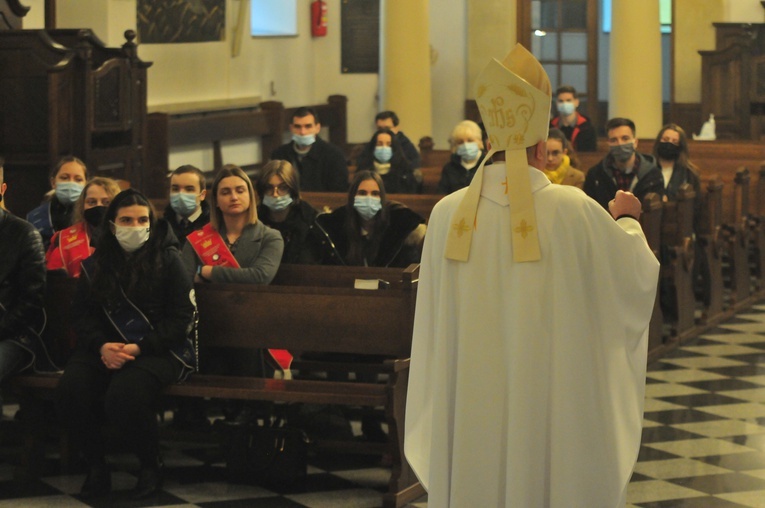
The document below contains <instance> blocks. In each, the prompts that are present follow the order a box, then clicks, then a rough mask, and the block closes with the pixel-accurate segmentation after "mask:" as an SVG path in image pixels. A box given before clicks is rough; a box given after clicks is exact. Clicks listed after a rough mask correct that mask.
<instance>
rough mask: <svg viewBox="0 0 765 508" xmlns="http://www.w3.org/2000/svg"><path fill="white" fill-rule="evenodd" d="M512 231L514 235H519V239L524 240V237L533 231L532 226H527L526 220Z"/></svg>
mask: <svg viewBox="0 0 765 508" xmlns="http://www.w3.org/2000/svg"><path fill="white" fill-rule="evenodd" d="M513 231H515V232H516V233H520V234H521V238H523V239H526V237H527V236H528V235H529V233H530V232H531V231H534V226H531V225H529V224H528V223H526V220H525V219H524V220H522V221H521V225H520V226H518V227H517V228H515V229H514V230H513Z"/></svg>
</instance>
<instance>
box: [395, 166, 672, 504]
mask: <svg viewBox="0 0 765 508" xmlns="http://www.w3.org/2000/svg"><path fill="white" fill-rule="evenodd" d="M484 170H485V171H486V173H485V175H484V182H483V190H482V192H481V198H480V201H479V204H478V212H477V215H476V221H475V224H474V230H473V239H472V246H471V247H470V249H471V251H470V258H469V261H468V262H459V261H453V260H449V259H446V258H445V257H444V249H445V242H446V236H447V231H448V228H452V227H458V225H456V226H455V225H454V224H451V222H452V221H451V219H452V214H453V212H454V210H455V209H456V207H457V205H458V204H459V203H460V200H461V199H462V197H463V195H464V193H465V192H466V190H465V189H463V190H461V191H457V192H455V193H453V194H451V195H449V196H447V197H445V198H444V199H443V200H441V201H440V202H439V203H438V204H437V205H436V207H435V208H434V210H433V213H432V214H431V217H430V223H429V226H428V234H427V235H426V239H425V246H424V252H423V256H422V266H421V269H420V282H419V288H418V295H417V309H416V316H415V324H414V338H413V345H412V363H411V373H410V377H409V391H408V398H407V410H406V411H407V412H406V438H405V452H406V457H407V459H408V460H409V462H410V464H411V465H412V467H413V468H414V470H415V472H416V474H417V476H418V478H419V479H420V481H421V482H422V483H423V485H424V486H425V488H426V489H427V490H428V506H432V507H434V508H447V507H451V508H469V507H481V508H493V507H498V508H499V507H519V508H536V507H539V508H542V507H556V508H577V507H581V508H615V507H617V506H624V501H625V492H626V488H627V484H628V482H629V479H630V475H631V472H632V468H633V466H634V464H635V462H636V460H637V456H638V448H639V445H640V434H641V425H642V416H643V397H644V391H645V370H646V356H647V342H648V337H647V329H648V322H649V320H650V317H651V312H652V310H653V305H654V298H655V295H656V286H657V281H658V273H659V263H658V261H657V260H656V258H655V256H654V255H653V253H652V252H651V250H650V249H649V248H648V245H647V244H646V240H645V237H644V236H643V233H642V230H641V228H640V225H639V223H638V222H637V221H635V220H634V219H631V218H623V219H620V220H619V221H618V222H617V221H614V220H613V218H612V217H611V216H610V215H609V214H608V212H606V211H605V210H604V209H603V208H602V207H601V206H600V205H599V204H598V203H596V202H595V201H593V200H592V199H590V198H589V197H587V196H586V195H585V194H584V193H583V192H582V191H581V190H579V189H577V188H575V187H567V186H559V185H551V184H550V182H549V180H548V179H547V177H545V175H544V174H543V173H542V172H541V171H538V170H536V169H534V168H532V167H529V169H528V170H529V172H530V177H531V184H532V191H533V195H534V202H535V205H534V206H535V209H536V216H537V227H538V228H539V230H538V237H539V243H540V249H541V261H537V262H531V263H513V261H512V259H513V249H512V243H511V242H512V240H511V239H510V214H509V206H508V201H507V196H506V194H505V189H504V187H506V182H505V169H504V165H503V164H494V165H491V166H486V167H485V168H484ZM516 237H517V235H516Z"/></svg>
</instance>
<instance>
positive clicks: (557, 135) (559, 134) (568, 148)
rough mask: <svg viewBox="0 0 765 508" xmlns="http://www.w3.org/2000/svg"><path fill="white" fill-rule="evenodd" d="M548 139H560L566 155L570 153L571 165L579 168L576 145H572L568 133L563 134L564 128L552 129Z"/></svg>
mask: <svg viewBox="0 0 765 508" xmlns="http://www.w3.org/2000/svg"><path fill="white" fill-rule="evenodd" d="M547 139H557V140H558V141H560V143H561V146H562V147H563V151H564V152H565V154H566V155H568V162H569V165H570V166H571V167H572V168H579V157H577V155H576V151H575V150H574V147H573V146H572V145H571V142H570V141H569V140H568V138H567V137H566V135H565V134H563V131H562V130H560V129H550V131H549V132H548V133H547Z"/></svg>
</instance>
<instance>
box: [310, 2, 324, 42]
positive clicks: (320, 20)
mask: <svg viewBox="0 0 765 508" xmlns="http://www.w3.org/2000/svg"><path fill="white" fill-rule="evenodd" d="M311 35H313V36H314V37H324V36H325V35H327V2H324V1H323V0H316V1H315V2H312V3H311Z"/></svg>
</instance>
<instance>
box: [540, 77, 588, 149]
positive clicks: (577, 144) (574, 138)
mask: <svg viewBox="0 0 765 508" xmlns="http://www.w3.org/2000/svg"><path fill="white" fill-rule="evenodd" d="M555 97H556V101H555V107H556V108H557V109H558V116H556V117H555V118H553V119H552V120H551V121H550V127H553V128H556V129H560V130H561V131H562V132H563V134H565V135H566V139H568V140H569V142H571V145H572V146H573V147H574V151H576V152H594V151H596V150H597V149H598V137H597V135H596V134H595V127H593V126H592V123H591V122H590V119H589V118H587V117H586V116H584V115H583V114H581V113H579V112H578V111H577V109H578V108H579V98H578V97H577V95H576V89H575V88H574V87H573V86H571V85H563V86H561V87H560V88H558V89H557V90H556V91H555Z"/></svg>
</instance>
